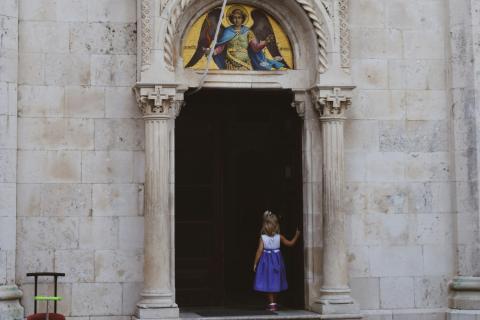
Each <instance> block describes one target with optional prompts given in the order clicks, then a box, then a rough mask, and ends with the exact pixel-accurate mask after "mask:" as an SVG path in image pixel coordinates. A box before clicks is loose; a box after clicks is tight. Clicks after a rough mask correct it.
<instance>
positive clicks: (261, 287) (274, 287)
mask: <svg viewBox="0 0 480 320" xmlns="http://www.w3.org/2000/svg"><path fill="white" fill-rule="evenodd" d="M262 241H263V248H264V249H263V253H262V255H261V257H260V260H259V261H258V265H257V269H256V272H255V281H254V284H253V289H254V290H255V291H260V292H280V291H285V290H287V289H288V283H287V276H286V273H285V263H284V262H283V257H282V253H281V252H280V235H279V234H276V235H274V236H273V237H270V236H267V235H265V234H262Z"/></svg>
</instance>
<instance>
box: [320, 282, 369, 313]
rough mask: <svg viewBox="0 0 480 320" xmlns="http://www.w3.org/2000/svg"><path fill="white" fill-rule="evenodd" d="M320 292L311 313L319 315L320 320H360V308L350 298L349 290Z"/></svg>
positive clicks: (325, 290) (321, 290) (323, 289)
mask: <svg viewBox="0 0 480 320" xmlns="http://www.w3.org/2000/svg"><path fill="white" fill-rule="evenodd" d="M320 292H321V296H320V298H319V299H318V300H317V301H316V302H315V303H314V304H313V306H312V311H315V312H317V313H320V314H321V315H322V317H321V319H362V315H361V313H360V306H359V305H358V303H356V302H355V300H353V298H352V297H351V296H350V289H349V288H341V289H331V288H322V289H320Z"/></svg>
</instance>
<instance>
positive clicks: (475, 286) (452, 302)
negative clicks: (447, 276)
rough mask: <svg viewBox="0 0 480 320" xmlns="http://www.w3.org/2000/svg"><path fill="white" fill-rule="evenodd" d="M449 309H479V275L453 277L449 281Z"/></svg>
mask: <svg viewBox="0 0 480 320" xmlns="http://www.w3.org/2000/svg"><path fill="white" fill-rule="evenodd" d="M448 306H449V307H450V308H451V309H459V310H479V311H480V277H464V276H459V277H455V278H454V279H453V280H452V282H451V283H450V297H449V298H448Z"/></svg>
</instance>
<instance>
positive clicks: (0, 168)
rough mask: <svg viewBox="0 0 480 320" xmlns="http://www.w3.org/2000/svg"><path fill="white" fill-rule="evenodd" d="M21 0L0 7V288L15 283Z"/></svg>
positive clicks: (9, 1) (10, 1)
mask: <svg viewBox="0 0 480 320" xmlns="http://www.w3.org/2000/svg"><path fill="white" fill-rule="evenodd" d="M17 47H18V10H17V0H6V1H3V2H2V5H1V6H0V287H1V286H2V285H6V284H8V285H10V284H14V282H15V225H16V221H15V215H16V203H15V197H16V196H15V194H16V184H15V182H16V178H17V172H16V163H17V160H16V159H17V152H16V149H17V63H18V49H17Z"/></svg>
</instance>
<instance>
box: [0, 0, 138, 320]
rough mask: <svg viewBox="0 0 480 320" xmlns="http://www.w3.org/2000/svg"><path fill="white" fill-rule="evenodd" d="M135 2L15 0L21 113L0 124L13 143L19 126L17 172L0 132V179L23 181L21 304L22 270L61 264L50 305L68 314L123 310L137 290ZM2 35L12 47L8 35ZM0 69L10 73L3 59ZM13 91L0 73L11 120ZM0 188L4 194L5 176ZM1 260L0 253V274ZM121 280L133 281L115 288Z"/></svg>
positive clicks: (3, 107)
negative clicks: (114, 270) (59, 297)
mask: <svg viewBox="0 0 480 320" xmlns="http://www.w3.org/2000/svg"><path fill="white" fill-rule="evenodd" d="M11 1H12V0H8V2H11ZM136 6H137V1H135V0H122V1H118V0H115V1H110V0H101V1H97V0H38V1H33V2H32V1H29V0H19V20H20V22H19V24H18V26H19V34H20V36H19V39H20V40H19V45H18V46H17V45H15V46H14V47H15V48H17V47H18V48H19V54H18V55H17V56H18V59H19V65H18V79H19V84H20V85H19V88H18V108H19V112H18V113H19V115H20V118H19V121H18V128H17V127H16V126H0V128H1V130H2V131H1V132H7V133H8V134H9V135H12V134H13V133H15V141H17V135H16V133H17V129H18V147H19V151H18V172H19V173H18V178H16V177H15V176H13V175H12V173H11V172H13V171H11V170H4V168H3V167H5V169H13V168H14V167H15V166H16V165H15V164H16V163H17V160H16V159H15V158H13V156H12V154H13V155H15V152H14V153H12V154H9V153H8V152H6V151H3V150H2V146H3V145H5V146H7V145H8V146H9V147H10V146H11V142H10V140H8V141H7V140H4V139H3V137H4V136H3V135H1V134H0V137H1V138H0V158H2V159H5V161H0V164H1V165H0V167H1V168H0V180H1V181H4V180H5V181H6V180H8V181H10V180H13V181H16V182H17V183H18V189H19V190H20V192H19V193H18V198H17V201H16V203H17V204H18V210H17V213H18V231H19V232H18V233H17V236H16V237H17V240H16V242H17V244H18V247H19V250H20V251H21V253H20V252H19V254H18V255H17V265H16V269H17V281H18V282H19V283H20V284H23V285H22V288H24V291H25V293H24V294H25V295H24V299H23V301H24V303H26V312H27V314H28V313H31V312H32V304H31V301H33V298H32V296H33V287H32V284H31V280H32V279H26V277H25V274H26V273H27V272H33V271H57V272H65V273H66V274H67V276H66V277H65V278H62V279H60V281H61V282H62V284H61V286H60V294H61V295H64V297H65V299H64V301H62V302H61V303H59V305H60V306H62V307H61V309H60V311H61V312H62V313H64V314H65V315H66V316H67V317H68V318H70V317H72V318H71V319H76V320H81V319H82V318H83V316H87V318H88V317H89V316H98V318H99V319H100V318H102V317H104V318H105V319H114V318H115V319H118V318H122V319H123V318H129V316H130V315H132V314H133V311H132V310H133V309H134V307H133V306H134V304H135V303H136V302H137V300H138V295H139V294H138V291H139V290H140V289H139V284H140V283H141V281H142V279H143V270H142V263H143V256H142V255H139V254H138V253H139V252H140V253H143V252H142V248H143V217H142V215H143V185H142V183H143V177H142V175H143V171H142V172H140V171H141V170H143V163H144V157H143V130H144V129H143V123H142V122H141V121H140V122H139V121H138V120H137V119H138V118H140V114H139V111H138V107H137V105H136V101H135V95H134V93H133V91H132V90H131V87H132V86H133V84H134V83H135V82H136V50H137V44H136V37H137V35H136V19H137V12H136ZM0 16H1V14H0ZM1 19H2V18H0V21H4V20H1ZM2 23H3V24H5V25H6V26H11V25H12V23H11V22H10V21H7V20H5V21H4V22H2ZM2 23H0V25H1V24H2ZM15 25H17V24H15ZM4 39H5V40H6V41H5V42H4V43H5V44H9V46H12V47H13V45H10V44H11V41H10V39H11V38H4ZM5 57H7V58H8V57H9V56H8V55H7V56H5ZM11 65H12V67H9V68H11V69H12V70H13V68H15V70H16V67H15V65H14V64H11ZM0 74H2V76H1V77H2V79H3V77H5V78H6V77H9V78H12V79H14V78H15V79H16V74H15V75H13V74H12V73H11V71H10V69H8V70H7V72H0ZM3 93H7V95H6V96H5V95H4V94H3ZM13 96H15V97H16V86H15V88H13V87H10V86H9V85H8V84H4V83H3V82H1V81H0V123H2V124H3V123H8V121H10V119H8V118H7V117H6V116H7V115H12V116H13V115H16V103H15V101H16V100H15V101H13V100H12V99H11V97H13ZM120 118H122V120H121V121H117V120H115V119H120ZM15 123H16V121H15ZM13 147H14V148H16V147H17V145H16V144H15V146H13ZM7 160H8V161H7ZM7 167H8V168H7ZM137 171H138V172H137ZM7 185H8V186H11V185H12V186H13V184H5V186H7ZM0 189H1V190H5V191H6V192H9V193H10V194H11V192H12V191H9V190H10V189H9V188H7V187H5V188H4V187H3V184H2V185H1V186H0ZM3 198H4V197H3V192H2V194H1V195H0V200H1V199H3ZM14 207H15V201H14V202H13V203H12V202H11V201H10V202H8V201H7V202H3V201H2V203H1V204H0V212H2V213H3V212H8V211H9V210H15V208H14ZM5 216H7V215H5ZM119 217H121V218H119ZM0 219H3V217H2V216H0ZM6 219H8V218H6ZM2 221H3V220H2ZM4 225H5V224H2V227H3V226H4ZM9 230H10V229H9ZM12 230H15V228H13V229H12ZM120 230H121V231H122V234H121V235H120V234H119V232H120ZM4 235H5V233H4V234H3V235H2V237H3V236H4ZM1 241H3V238H2V240H1ZM1 241H0V242H1ZM6 243H7V242H6ZM8 243H10V242H8ZM2 245H3V244H2ZM107 253H108V254H107ZM130 257H133V258H134V259H132V260H131V259H130ZM7 258H8V256H7V255H6V254H5V253H4V252H3V251H0V284H1V281H2V279H3V278H4V277H5V272H4V271H2V270H5V268H6V267H4V266H5V265H6V264H8V260H7ZM131 261H133V263H131ZM119 262H121V263H122V264H125V267H124V268H123V266H119V265H118V263H119ZM114 265H116V266H117V267H118V270H117V271H118V273H115V274H114V276H111V275H110V273H109V271H108V270H109V269H108V268H111V267H112V266H114ZM96 267H98V269H96ZM123 271H125V273H124V274H123V275H120V274H121V273H122V272H123ZM133 281H136V282H133ZM96 282H108V283H102V284H100V283H96ZM123 283H131V284H132V285H126V287H125V289H124V288H123V286H122V285H123ZM134 284H136V286H135V285H134ZM109 316H111V317H109Z"/></svg>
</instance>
